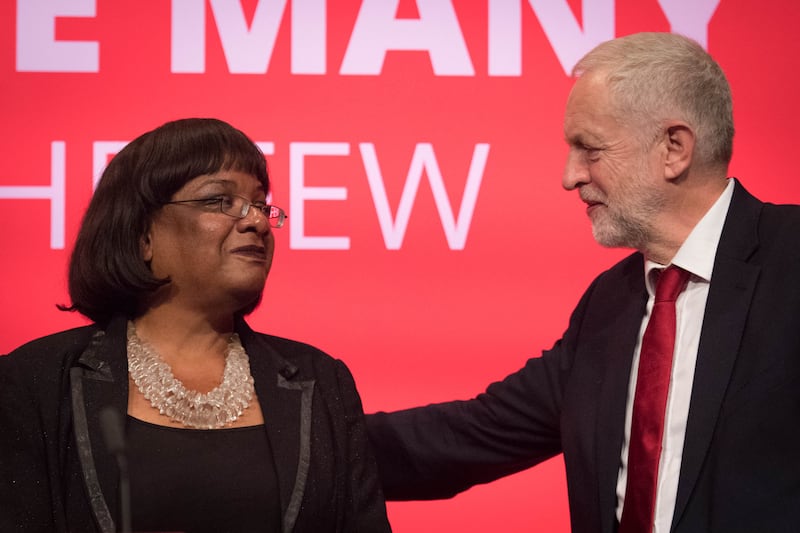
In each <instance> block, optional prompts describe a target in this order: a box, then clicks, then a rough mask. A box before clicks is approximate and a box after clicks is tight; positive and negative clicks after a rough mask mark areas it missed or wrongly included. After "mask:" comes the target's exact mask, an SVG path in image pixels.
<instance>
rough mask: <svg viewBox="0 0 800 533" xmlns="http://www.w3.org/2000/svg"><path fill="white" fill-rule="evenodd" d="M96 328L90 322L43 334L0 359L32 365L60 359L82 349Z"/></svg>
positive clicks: (10, 362)
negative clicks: (86, 324)
mask: <svg viewBox="0 0 800 533" xmlns="http://www.w3.org/2000/svg"><path fill="white" fill-rule="evenodd" d="M97 330H98V327H97V326H96V325H94V324H92V325H89V326H80V327H76V328H72V329H68V330H64V331H59V332H57V333H52V334H50V335H45V336H44V337H39V338H37V339H33V340H31V341H28V342H26V343H25V344H23V345H21V346H19V347H18V348H16V349H14V350H13V351H11V352H9V353H8V355H5V356H2V357H0V359H2V360H3V361H5V362H6V364H19V365H33V366H38V365H40V364H42V363H48V362H52V361H53V360H54V359H59V360H60V359H62V358H63V357H64V356H67V355H69V354H73V353H80V352H81V351H83V349H84V348H85V347H86V345H87V344H88V343H89V341H90V340H91V338H92V335H94V333H95V332H97Z"/></svg>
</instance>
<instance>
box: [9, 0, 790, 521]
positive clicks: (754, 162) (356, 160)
mask: <svg viewBox="0 0 800 533" xmlns="http://www.w3.org/2000/svg"><path fill="white" fill-rule="evenodd" d="M798 18H800V4H798V3H797V2H794V1H791V0H773V1H770V2H763V1H756V0H736V1H734V0H721V1H719V0H702V1H701V0H693V1H692V2H689V1H682V0H661V1H660V2H657V1H656V0H618V1H616V2H615V1H614V0H584V1H583V2H581V1H579V0H528V1H526V0H484V1H476V0H452V1H448V0H416V1H414V0H402V1H398V0H394V1H392V0H362V1H359V0H336V1H331V2H325V0H289V1H286V0H261V1H260V2H259V1H257V0H242V1H241V2H239V0H206V1H204V0H172V1H171V2H169V1H162V2H152V1H144V2H143V1H141V0H17V1H16V2H13V1H6V2H2V3H1V4H0V21H2V28H0V29H1V30H2V31H0V89H1V90H2V100H1V101H2V103H1V104H0V105H2V107H3V113H2V117H3V126H4V127H3V128H2V131H0V150H1V151H2V152H0V153H2V170H1V171H0V227H2V228H3V230H2V232H0V249H2V250H3V252H2V253H3V260H2V261H0V283H1V284H2V302H3V305H2V310H0V324H2V325H0V353H4V352H7V351H10V350H11V349H13V348H14V347H16V346H18V345H19V344H21V343H23V342H25V341H27V340H30V339H32V338H34V337H38V336H41V335H44V334H47V333H50V332H53V331H56V330H61V329H66V328H68V327H73V326H76V325H80V324H83V323H84V320H83V319H82V318H81V317H80V316H76V315H73V314H67V313H62V312H59V311H58V310H56V308H55V305H56V304H57V303H66V302H67V301H68V299H67V294H66V291H65V271H66V264H67V259H68V254H69V250H70V248H71V244H72V242H73V240H74V238H75V234H76V231H77V228H78V225H79V223H80V218H81V214H82V212H83V210H84V208H85V207H86V205H87V202H88V200H89V197H90V195H91V192H92V187H93V179H94V177H95V176H96V175H97V173H98V171H99V170H100V169H101V168H102V165H103V164H104V163H105V162H106V161H107V157H108V155H110V154H113V153H114V152H115V151H116V150H117V149H119V147H120V146H121V145H122V144H123V143H124V142H125V141H129V140H131V139H132V138H134V137H135V136H137V135H139V134H140V133H143V132H144V131H147V130H150V129H152V128H153V127H155V126H157V125H160V124H161V123H163V122H165V121H168V120H172V119H176V118H181V117H188V116H214V117H218V118H221V119H224V120H227V121H229V122H231V123H232V124H234V125H235V126H237V127H239V128H240V129H242V130H243V131H245V132H246V133H248V134H249V135H250V136H251V137H252V138H253V139H254V140H256V141H258V142H260V143H262V147H263V148H264V150H265V152H266V153H267V154H268V161H269V165H270V170H271V174H272V178H273V183H274V192H273V194H274V195H273V201H274V203H276V204H278V205H281V206H283V207H284V208H286V209H287V211H288V212H289V215H290V219H289V223H288V225H287V227H286V228H284V229H282V230H280V231H279V232H278V235H277V251H276V258H275V263H274V267H273V271H272V273H271V275H270V279H269V281H268V282H267V288H266V294H265V298H264V303H263V304H262V305H261V307H260V308H259V309H258V310H256V312H255V313H254V314H253V315H252V316H251V318H250V322H251V324H252V325H253V326H254V327H255V328H256V329H259V330H262V331H266V332H270V333H273V334H277V335H283V336H287V337H291V338H295V339H299V340H303V341H306V342H310V343H312V344H315V345H317V346H319V347H321V348H323V349H325V350H326V351H328V352H329V353H331V354H332V355H335V356H337V357H340V358H342V359H344V360H345V361H346V362H347V364H348V365H349V367H350V368H351V370H352V371H353V373H354V375H355V377H356V381H357V383H358V385H359V389H360V391H361V395H362V398H363V401H364V405H365V408H366V410H367V411H374V410H377V409H394V408H401V407H408V406H412V405H417V404H421V403H426V402H431V401H438V400H448V399H454V398H466V397H470V396H472V395H474V394H475V393H477V392H479V391H480V390H482V389H483V388H484V386H485V385H486V384H488V383H489V382H490V381H492V380H496V379H500V378H502V377H503V376H505V375H506V374H507V373H509V372H511V371H513V370H515V369H517V368H519V367H520V366H522V364H523V363H524V361H525V359H526V358H528V357H531V356H537V355H538V354H539V353H540V351H541V349H543V348H548V347H549V346H550V345H551V344H552V343H553V342H554V340H555V339H557V338H558V337H559V336H560V334H561V332H562V331H563V329H564V327H565V326H566V323H567V318H568V316H569V313H570V311H571V310H572V308H573V306H574V304H575V303H576V302H577V299H578V298H579V296H580V294H581V293H582V291H583V290H584V288H585V287H586V286H587V284H588V283H589V281H590V280H591V279H592V278H593V277H594V276H595V275H596V273H598V272H599V271H600V270H601V269H604V268H606V267H608V266H609V265H611V264H612V263H614V262H615V261H616V260H617V259H618V258H620V257H621V256H622V255H623V253H624V252H622V251H618V250H617V251H613V250H605V249H601V248H600V247H599V246H597V245H596V244H595V243H594V242H593V240H592V237H591V231H590V227H589V223H588V221H587V220H586V217H585V214H584V208H583V206H582V204H581V202H579V201H578V199H577V196H576V194H574V193H571V194H570V193H566V192H564V191H563V190H562V189H561V186H560V177H561V168H562V164H563V161H564V158H565V155H566V149H565V144H564V142H563V139H562V137H563V135H562V130H561V115H562V109H563V105H564V102H565V99H566V96H567V93H568V91H569V88H570V85H571V82H570V79H569V77H568V75H567V74H566V72H567V71H568V70H569V68H570V67H571V65H572V64H573V63H574V62H575V60H576V59H577V58H578V57H579V56H580V55H582V54H583V53H584V52H586V51H588V49H590V48H591V47H592V46H594V44H596V43H598V42H600V41H603V40H606V39H609V38H612V37H615V36H620V35H625V34H628V33H632V32H636V31H645V30H648V31H676V32H681V33H686V34H688V35H690V36H692V37H694V38H695V39H697V40H699V41H700V42H702V43H704V44H705V45H706V46H707V48H708V49H709V51H710V52H711V53H712V54H713V55H714V56H715V57H716V58H717V60H718V61H719V62H720V63H721V65H722V67H723V68H724V69H725V71H726V72H727V73H728V76H729V79H730V82H731V85H732V87H733V94H734V101H735V114H736V126H737V134H736V141H735V155H734V160H733V164H732V168H731V174H732V175H736V176H738V177H740V178H741V180H742V181H743V182H744V184H745V185H746V186H747V187H748V188H749V189H750V190H751V191H752V192H753V193H755V194H756V195H758V196H760V197H761V198H762V199H765V200H771V201H776V202H798V201H800V181H799V180H798V179H797V177H796V176H795V172H794V168H793V167H792V161H793V160H794V155H793V153H794V151H795V150H796V148H795V146H794V127H795V124H796V123H797V122H798V118H800V107H799V106H798V104H797V96H796V94H797V89H796V86H797V81H798V74H797V67H798V61H797V54H798V53H800V46H798V45H799V44H800V42H799V41H798V36H797V35H798V32H797V31H796V27H795V25H796V21H797V20H798ZM389 514H390V518H391V520H392V523H393V526H394V528H395V529H396V530H397V531H414V532H424V531H430V532H439V531H462V532H470V531H475V532H484V531H498V530H502V531H531V530H537V531H549V532H566V531H568V529H569V518H568V511H567V507H566V486H565V481H564V476H563V464H562V462H561V460H560V459H555V460H552V461H550V462H549V463H547V464H545V465H542V466H540V467H538V468H535V469H532V470H530V471H528V472H524V473H521V474H518V475H516V476H511V477H509V478H507V479H504V480H501V481H498V482H495V483H493V484H491V485H488V486H482V487H476V488H474V489H472V490H470V491H468V492H466V493H465V494H463V495H460V496H458V497H456V498H454V499H452V500H449V501H442V502H425V503H419V502H409V503H393V504H390V505H389Z"/></svg>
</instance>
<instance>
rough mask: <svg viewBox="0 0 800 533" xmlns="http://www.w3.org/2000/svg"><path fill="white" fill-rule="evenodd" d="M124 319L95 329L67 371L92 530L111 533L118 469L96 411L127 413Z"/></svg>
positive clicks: (114, 511)
mask: <svg viewBox="0 0 800 533" xmlns="http://www.w3.org/2000/svg"><path fill="white" fill-rule="evenodd" d="M126 324H127V320H125V318H124V317H119V318H115V319H114V320H112V321H111V323H110V324H109V327H108V329H107V330H106V331H97V332H96V333H95V335H94V336H93V337H92V340H91V341H90V343H89V345H88V346H87V347H86V349H85V350H84V351H83V352H82V353H81V355H80V356H79V357H78V359H77V364H76V365H75V366H73V367H72V368H71V369H70V389H71V390H70V393H71V400H72V413H73V422H72V424H73V432H74V436H75V444H76V446H77V453H78V458H79V461H80V465H81V472H82V475H83V481H84V485H85V487H86V494H87V495H88V497H89V503H90V506H91V509H92V514H93V515H94V519H95V522H96V524H97V525H98V528H99V529H100V531H102V532H103V533H113V532H114V531H116V527H115V524H114V518H113V517H114V516H115V515H116V509H117V507H118V493H117V490H116V487H118V486H119V471H118V470H117V468H116V466H115V463H114V461H113V460H112V457H111V455H110V454H109V452H108V449H107V448H106V443H105V441H104V439H103V427H102V423H101V419H100V413H101V412H102V410H103V409H104V408H106V407H111V408H113V409H116V410H117V412H118V413H120V414H123V415H124V414H125V413H127V404H128V379H127V377H128V368H127V357H126V355H125V343H124V339H125V338H126V336H125V333H124V332H125V325H126Z"/></svg>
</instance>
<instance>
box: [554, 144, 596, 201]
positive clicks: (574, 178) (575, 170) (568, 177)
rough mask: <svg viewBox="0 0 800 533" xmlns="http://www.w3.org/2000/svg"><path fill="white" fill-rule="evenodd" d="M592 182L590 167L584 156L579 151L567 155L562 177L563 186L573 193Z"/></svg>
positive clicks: (573, 150)
mask: <svg viewBox="0 0 800 533" xmlns="http://www.w3.org/2000/svg"><path fill="white" fill-rule="evenodd" d="M590 181H591V179H590V177H589V167H588V165H587V164H586V161H585V159H584V157H583V154H581V153H580V152H579V151H578V150H575V149H571V150H570V151H569V153H568V154H567V162H566V164H565V165H564V173H563V174H562V176H561V186H562V187H564V188H565V189H566V190H568V191H571V190H573V189H576V188H577V187H580V186H581V185H585V184H587V183H589V182H590Z"/></svg>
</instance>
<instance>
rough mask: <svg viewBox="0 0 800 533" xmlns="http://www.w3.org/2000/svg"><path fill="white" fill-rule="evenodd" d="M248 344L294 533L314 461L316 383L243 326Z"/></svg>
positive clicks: (287, 522)
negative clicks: (300, 374)
mask: <svg viewBox="0 0 800 533" xmlns="http://www.w3.org/2000/svg"><path fill="white" fill-rule="evenodd" d="M240 324H241V326H240V327H239V328H237V329H239V330H240V334H241V335H242V344H244V346H245V349H246V350H247V353H248V354H250V371H251V372H252V374H253V379H254V380H255V388H256V394H257V395H258V400H259V404H260V405H261V411H262V413H263V414H264V423H265V426H266V431H267V436H268V438H269V443H270V447H271V448H272V456H273V464H274V466H275V472H276V475H277V477H278V486H279V487H280V498H281V502H280V503H281V511H282V513H283V531H287V532H288V531H292V529H293V528H294V525H295V522H296V520H297V516H298V513H299V511H300V504H301V502H302V500H303V494H304V493H305V488H306V482H307V480H308V471H309V466H310V462H311V414H312V410H311V402H312V398H313V392H314V380H301V379H299V372H298V368H297V367H296V366H294V365H293V364H291V363H289V362H287V361H286V360H285V359H283V357H281V355H280V354H278V353H277V352H276V351H275V350H274V349H273V348H272V347H271V346H270V345H269V344H267V343H266V342H264V341H263V340H262V339H261V338H259V337H258V336H257V335H256V334H255V333H253V332H252V330H250V329H249V327H248V326H247V325H246V324H244V322H241V323H240Z"/></svg>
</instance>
